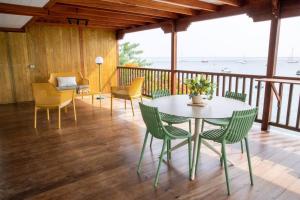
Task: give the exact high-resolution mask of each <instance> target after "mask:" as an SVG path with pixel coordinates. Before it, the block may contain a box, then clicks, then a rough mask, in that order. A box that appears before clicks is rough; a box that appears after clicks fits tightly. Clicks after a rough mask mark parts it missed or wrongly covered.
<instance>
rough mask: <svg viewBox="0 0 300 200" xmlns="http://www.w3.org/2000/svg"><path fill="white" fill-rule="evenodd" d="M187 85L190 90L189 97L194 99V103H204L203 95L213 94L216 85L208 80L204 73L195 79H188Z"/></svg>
mask: <svg viewBox="0 0 300 200" xmlns="http://www.w3.org/2000/svg"><path fill="white" fill-rule="evenodd" d="M185 85H186V86H187V88H188V91H189V97H190V98H191V99H192V103H193V104H201V103H203V95H207V94H210V95H212V93H213V90H214V88H215V85H214V84H213V83H211V81H210V80H207V79H206V78H204V77H203V76H202V75H201V76H197V77H196V78H194V79H186V80H185Z"/></svg>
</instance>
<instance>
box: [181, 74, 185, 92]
mask: <svg viewBox="0 0 300 200" xmlns="http://www.w3.org/2000/svg"><path fill="white" fill-rule="evenodd" d="M184 75H185V73H182V74H181V84H180V85H181V94H184V93H183V88H184V87H183V82H184Z"/></svg>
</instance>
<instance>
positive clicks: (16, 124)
mask: <svg viewBox="0 0 300 200" xmlns="http://www.w3.org/2000/svg"><path fill="white" fill-rule="evenodd" d="M76 102H77V110H78V112H77V116H78V122H77V123H75V122H74V121H73V112H72V110H71V109H70V111H69V112H68V113H64V112H62V113H63V114H62V129H61V130H58V129H56V127H57V121H56V120H57V117H56V116H57V115H56V113H57V112H56V111H52V112H51V121H50V122H47V120H46V112H42V111H41V112H40V113H39V117H38V128H37V129H36V130H35V129H34V128H33V107H32V104H31V103H24V104H18V105H1V106H0V199H31V200H36V199H63V200H69V199H70V200H76V199H118V200H119V199H227V198H228V197H227V194H226V184H225V177H224V172H223V169H222V168H221V167H220V165H219V158H218V157H217V156H216V155H215V154H213V153H212V152H211V151H209V150H208V149H207V148H205V147H204V148H203V150H202V152H201V155H202V157H201V160H200V165H199V167H198V169H197V176H196V180H195V181H189V179H188V158H187V148H185V147H184V148H182V149H179V150H177V151H176V152H174V153H173V157H172V161H171V162H170V163H169V164H168V163H164V164H163V165H162V170H161V175H160V182H159V188H158V189H157V190H155V189H154V188H153V187H152V183H153V179H154V175H155V170H156V166H157V161H158V154H159V152H160V150H161V143H160V142H159V141H157V140H156V141H154V146H153V150H152V151H151V150H150V148H148V147H147V149H146V152H145V159H144V161H143V165H142V173H141V176H138V175H137V174H136V164H137V161H138V158H139V154H140V150H141V146H142V142H143V137H144V132H145V126H144V124H143V122H142V120H141V116H140V113H139V109H138V104H137V103H135V108H136V109H135V110H136V116H135V117H132V114H131V110H130V107H129V103H128V106H127V107H128V108H127V111H125V110H124V108H123V107H124V102H123V101H119V103H116V106H117V107H116V108H115V110H114V115H113V117H111V116H110V112H109V99H106V100H105V102H104V105H103V108H101V109H100V108H99V107H98V105H95V106H92V105H91V104H90V99H86V100H84V101H82V100H80V99H78V100H77V101H76ZM183 126H184V127H186V128H187V125H183ZM250 148H251V155H252V164H253V172H254V175H255V176H254V186H253V187H251V186H250V180H249V175H248V169H247V158H246V155H242V154H241V153H240V147H239V144H237V145H231V146H229V148H228V153H229V158H231V159H232V160H234V162H235V163H236V165H235V166H233V167H230V168H229V170H230V171H229V172H230V178H231V189H232V195H231V196H230V197H229V199H239V200H240V199H263V200H266V199H288V200H290V199H300V137H298V136H291V135H286V134H284V133H273V132H272V133H270V134H261V132H260V131H259V127H254V128H253V130H252V132H251V134H250Z"/></svg>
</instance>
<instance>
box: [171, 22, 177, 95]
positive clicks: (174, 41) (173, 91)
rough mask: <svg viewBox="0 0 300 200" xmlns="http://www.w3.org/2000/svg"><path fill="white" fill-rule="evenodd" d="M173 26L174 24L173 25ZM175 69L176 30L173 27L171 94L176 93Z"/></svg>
mask: <svg viewBox="0 0 300 200" xmlns="http://www.w3.org/2000/svg"><path fill="white" fill-rule="evenodd" d="M173 27H174V26H173ZM176 69H177V32H176V31H175V28H173V30H172V32H171V94H172V95H173V94H176V73H175V70H176Z"/></svg>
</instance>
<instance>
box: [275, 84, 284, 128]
mask: <svg viewBox="0 0 300 200" xmlns="http://www.w3.org/2000/svg"><path fill="white" fill-rule="evenodd" d="M282 91H283V84H282V83H279V96H280V97H281V96H282ZM281 103H282V99H281V100H280V101H277V116H276V123H279V121H280V114H281Z"/></svg>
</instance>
